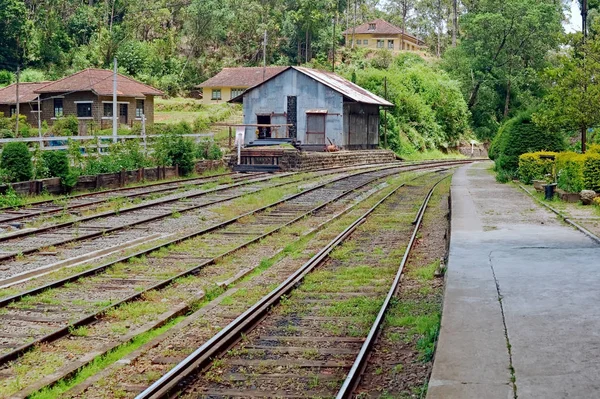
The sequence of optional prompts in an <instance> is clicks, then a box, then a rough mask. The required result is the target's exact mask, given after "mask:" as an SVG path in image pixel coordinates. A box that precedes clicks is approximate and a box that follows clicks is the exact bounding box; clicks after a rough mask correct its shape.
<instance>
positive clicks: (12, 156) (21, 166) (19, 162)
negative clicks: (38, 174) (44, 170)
mask: <svg viewBox="0 0 600 399" xmlns="http://www.w3.org/2000/svg"><path fill="white" fill-rule="evenodd" d="M0 167H1V168H2V169H4V170H5V171H6V173H7V174H8V178H9V180H10V181H11V182H19V181H27V180H31V178H32V177H33V164H32V162H31V154H30V153H29V148H28V147H27V144H25V143H7V144H6V145H5V146H4V148H3V149H2V156H1V158H0Z"/></svg>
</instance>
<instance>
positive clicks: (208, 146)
mask: <svg viewBox="0 0 600 399" xmlns="http://www.w3.org/2000/svg"><path fill="white" fill-rule="evenodd" d="M222 157H223V152H221V149H220V148H219V146H218V145H217V144H216V143H215V142H214V141H212V140H203V141H201V142H200V143H198V145H197V146H196V159H211V160H217V159H221V158H222Z"/></svg>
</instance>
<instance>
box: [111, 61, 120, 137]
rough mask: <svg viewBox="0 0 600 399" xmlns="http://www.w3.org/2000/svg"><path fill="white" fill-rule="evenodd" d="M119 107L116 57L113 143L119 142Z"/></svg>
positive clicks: (115, 63) (115, 62)
mask: <svg viewBox="0 0 600 399" xmlns="http://www.w3.org/2000/svg"><path fill="white" fill-rule="evenodd" d="M117 111H118V107H117V57H115V61H114V70H113V126H112V128H113V131H112V133H113V143H116V142H117V134H118V133H117V129H118V127H119V124H118V122H119V115H117V114H118V112H117Z"/></svg>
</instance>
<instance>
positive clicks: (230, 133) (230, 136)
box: [229, 126, 233, 148]
mask: <svg viewBox="0 0 600 399" xmlns="http://www.w3.org/2000/svg"><path fill="white" fill-rule="evenodd" d="M232 134H233V133H232V129H231V126H229V148H231V142H232V139H233V137H232Z"/></svg>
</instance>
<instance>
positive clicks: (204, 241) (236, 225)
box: [0, 167, 402, 365]
mask: <svg viewBox="0 0 600 399" xmlns="http://www.w3.org/2000/svg"><path fill="white" fill-rule="evenodd" d="M401 169H402V168H401V167H396V168H385V169H383V170H376V171H368V172H360V173H357V174H353V175H351V176H346V177H341V178H338V179H336V180H335V181H333V182H326V183H323V184H320V185H318V186H316V187H313V188H311V189H308V190H306V191H304V192H301V193H298V194H295V195H293V196H291V197H289V198H286V199H284V200H281V201H277V202H275V203H274V204H271V205H268V206H266V207H263V208H261V209H258V210H255V211H252V212H248V213H246V214H244V215H241V216H238V217H235V218H233V219H231V220H229V221H227V222H225V223H222V224H219V225H216V226H213V227H211V228H208V229H204V230H203V231H201V232H196V233H195V234H194V236H188V237H186V238H185V239H183V238H182V239H179V240H178V241H177V242H179V243H183V242H184V241H186V240H193V243H191V245H190V243H188V245H187V246H186V249H185V250H181V251H171V253H170V254H167V255H166V256H165V254H164V252H161V248H163V249H164V248H166V245H163V246H161V248H153V249H151V250H148V251H145V252H144V253H143V254H140V253H138V254H135V255H134V256H130V257H127V258H123V259H119V260H118V261H114V262H109V263H107V264H104V265H102V266H100V267H97V268H94V269H92V270H89V271H86V272H84V273H80V274H78V275H75V276H72V277H68V278H65V279H61V280H59V281H55V282H53V283H51V284H48V285H45V286H43V287H39V288H37V289H34V290H29V291H26V292H22V293H20V294H17V295H15V296H12V297H10V298H6V299H4V300H1V301H0V308H1V310H2V314H0V319H2V320H3V323H2V326H1V327H0V346H1V347H0V351H1V352H0V353H2V352H3V353H2V355H0V365H1V364H4V363H5V362H7V361H9V360H12V359H15V358H17V357H18V356H19V355H20V354H22V353H24V352H25V351H27V350H29V349H31V348H32V347H34V346H35V345H39V344H41V343H44V342H50V341H53V340H55V339H57V338H60V337H62V336H64V335H66V334H68V333H69V332H70V331H73V329H76V328H79V327H82V326H85V325H87V324H90V323H92V322H94V321H96V320H98V318H99V317H101V315H103V314H105V313H107V312H108V311H109V310H110V309H113V308H115V307H117V306H119V305H123V304H124V303H128V302H131V301H135V300H137V299H140V298H142V297H143V296H144V295H146V294H147V293H148V292H150V291H153V290H158V289H162V288H164V287H167V286H168V285H170V284H172V283H173V282H174V281H176V280H177V279H180V278H182V277H185V276H187V275H191V274H195V273H198V272H199V271H200V270H202V269H203V268H205V267H206V266H208V265H211V264H214V263H215V262H217V261H218V260H219V259H222V258H223V257H225V256H227V255H229V254H231V253H233V252H235V251H237V250H239V249H241V248H244V247H246V246H248V245H250V244H252V243H255V242H258V241H259V240H261V239H263V238H265V237H267V236H268V235H271V234H273V233H275V232H277V231H279V230H281V229H282V228H284V227H286V226H289V225H291V224H293V223H295V222H297V221H299V220H300V219H302V218H304V217H305V216H307V215H310V214H313V213H314V212H316V211H318V210H319V209H322V208H323V207H325V206H327V205H329V204H331V203H333V202H335V201H338V200H340V199H342V198H343V197H345V196H347V195H348V194H350V193H352V192H353V191H354V190H357V189H360V188H362V187H364V186H366V185H368V184H371V183H373V182H375V181H377V180H380V179H382V178H385V177H387V176H390V175H393V174H395V173H397V172H398V171H399V170H401ZM250 226H251V227H250ZM173 244H175V242H172V243H171V244H170V245H173ZM153 252H154V255H153ZM142 255H145V262H144V264H142V265H140V264H135V265H129V264H124V262H125V261H127V260H129V259H132V258H134V257H135V258H139V257H140V256H142ZM119 265H120V266H121V268H119V270H118V272H116V273H115V271H114V270H113V269H111V268H114V267H119ZM115 274H116V275H117V276H115ZM164 275H168V278H161V276H164ZM92 276H93V277H92ZM90 280H91V281H90ZM65 285H68V286H67V287H65ZM61 287H62V288H61ZM107 302H108V303H110V304H108V305H107V304H106V303H107ZM98 304H101V306H98Z"/></svg>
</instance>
